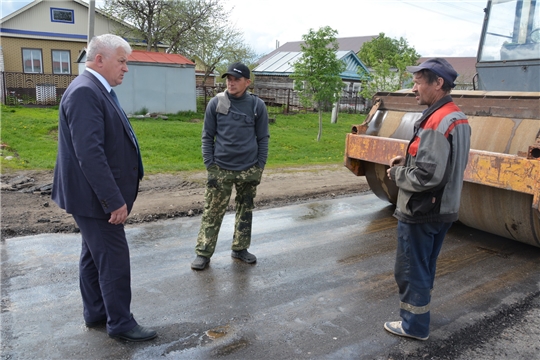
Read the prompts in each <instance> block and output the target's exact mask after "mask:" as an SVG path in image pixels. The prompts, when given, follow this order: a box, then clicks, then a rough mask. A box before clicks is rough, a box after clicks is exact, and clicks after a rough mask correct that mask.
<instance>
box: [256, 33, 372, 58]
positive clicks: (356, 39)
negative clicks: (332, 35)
mask: <svg viewBox="0 0 540 360" xmlns="http://www.w3.org/2000/svg"><path fill="white" fill-rule="evenodd" d="M378 36H379V35H369V36H353V37H342V38H336V40H337V43H338V50H339V51H353V52H354V53H355V54H358V52H359V51H360V49H361V48H362V45H364V43H365V42H368V41H371V40H373V39H375V38H377V37H378ZM303 43H304V41H290V42H287V43H285V44H283V45H281V46H280V47H278V48H277V49H275V50H274V51H272V52H270V53H269V54H267V55H265V56H263V57H261V58H260V59H259V60H258V61H257V64H262V63H263V62H265V61H266V60H268V59H269V58H271V57H272V56H274V55H275V54H276V53H280V52H299V51H302V48H301V47H300V45H301V44H303Z"/></svg>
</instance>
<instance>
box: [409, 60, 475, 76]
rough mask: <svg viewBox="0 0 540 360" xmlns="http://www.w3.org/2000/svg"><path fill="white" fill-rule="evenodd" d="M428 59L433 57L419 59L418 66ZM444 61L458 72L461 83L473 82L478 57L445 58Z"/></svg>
mask: <svg viewBox="0 0 540 360" xmlns="http://www.w3.org/2000/svg"><path fill="white" fill-rule="evenodd" d="M428 59H431V57H421V58H420V59H418V64H421V63H423V62H424V61H426V60H428ZM444 59H446V61H448V62H449V63H450V65H452V67H453V68H454V70H456V72H457V73H458V79H462V80H461V82H472V78H473V77H474V75H475V74H476V57H444Z"/></svg>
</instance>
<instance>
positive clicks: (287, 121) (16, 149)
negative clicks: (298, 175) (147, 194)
mask: <svg viewBox="0 0 540 360" xmlns="http://www.w3.org/2000/svg"><path fill="white" fill-rule="evenodd" d="M274 116H275V118H276V122H275V123H273V124H270V149H269V156H268V163H267V166H268V167H282V166H299V165H307V164H337V163H342V162H343V155H344V150H345V135H346V134H347V133H348V132H350V129H351V125H356V124H361V123H362V122H363V121H364V119H365V115H363V114H345V113H343V114H339V118H338V122H337V123H336V124H331V123H330V113H325V114H324V117H323V130H322V137H321V140H320V141H319V142H317V132H318V114H317V113H307V114H306V113H300V114H295V115H281V114H278V115H274V114H272V117H274ZM203 118H204V114H202V113H194V112H189V113H179V114H172V115H168V119H167V120H163V119H154V118H152V119H148V118H146V119H131V123H132V125H133V128H134V129H135V133H136V134H137V138H138V139H139V143H140V146H141V153H142V157H143V162H144V168H145V172H147V173H163V172H176V171H189V170H203V169H204V165H203V162H202V155H201V131H202V125H203V121H202V120H203ZM1 125H2V129H1V137H0V142H1V143H2V156H1V157H0V164H1V166H2V169H27V170H46V169H53V168H54V164H55V161H56V151H57V137H58V109H56V108H26V107H11V106H4V105H2V107H1ZM8 156H11V157H12V159H11V160H7V159H6V157H8Z"/></svg>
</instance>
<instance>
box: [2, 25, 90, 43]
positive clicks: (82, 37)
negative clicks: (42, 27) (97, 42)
mask: <svg viewBox="0 0 540 360" xmlns="http://www.w3.org/2000/svg"><path fill="white" fill-rule="evenodd" d="M0 33H7V34H18V35H34V36H48V37H63V38H68V39H80V40H87V38H88V36H87V35H76V34H61V33H52V32H42V31H28V30H19V29H7V28H0Z"/></svg>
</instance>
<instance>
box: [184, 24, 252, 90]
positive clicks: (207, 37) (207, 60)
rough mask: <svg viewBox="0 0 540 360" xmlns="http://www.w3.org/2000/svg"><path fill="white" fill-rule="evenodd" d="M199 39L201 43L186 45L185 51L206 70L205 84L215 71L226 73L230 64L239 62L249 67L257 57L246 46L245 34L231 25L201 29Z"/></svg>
mask: <svg viewBox="0 0 540 360" xmlns="http://www.w3.org/2000/svg"><path fill="white" fill-rule="evenodd" d="M198 37H199V41H196V42H195V43H192V44H189V45H186V47H185V48H184V51H185V53H186V54H190V55H191V58H192V59H195V61H196V63H197V64H198V65H200V66H201V67H202V68H203V69H204V71H205V73H204V79H203V83H204V81H206V78H207V77H208V76H210V74H212V73H213V72H214V71H216V70H218V69H219V70H223V72H225V71H226V70H225V69H226V68H227V66H228V65H229V64H231V63H233V62H237V61H240V62H243V63H245V64H246V65H248V66H249V64H250V63H252V62H254V61H255V58H256V56H257V55H256V54H255V52H254V51H253V50H252V49H251V48H250V47H249V46H247V45H245V44H244V38H243V34H242V33H241V32H240V31H238V30H236V29H234V28H231V27H230V26H229V25H221V26H218V27H205V28H201V29H199V30H198ZM220 72H221V71H220Z"/></svg>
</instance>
